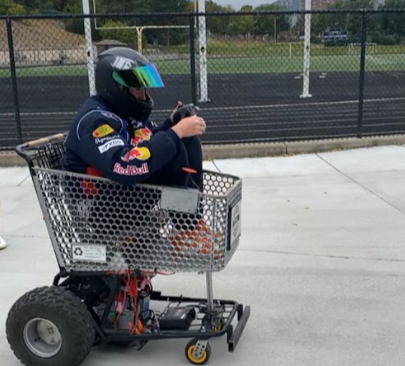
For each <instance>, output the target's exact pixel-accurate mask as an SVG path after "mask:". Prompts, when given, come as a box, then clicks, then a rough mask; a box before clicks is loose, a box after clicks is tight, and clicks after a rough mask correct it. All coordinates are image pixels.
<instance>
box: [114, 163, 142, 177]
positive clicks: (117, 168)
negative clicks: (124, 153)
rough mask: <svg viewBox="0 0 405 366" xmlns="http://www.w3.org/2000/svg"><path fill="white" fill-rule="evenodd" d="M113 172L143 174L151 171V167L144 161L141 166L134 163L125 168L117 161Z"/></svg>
mask: <svg viewBox="0 0 405 366" xmlns="http://www.w3.org/2000/svg"><path fill="white" fill-rule="evenodd" d="M113 172H114V173H117V174H120V175H143V174H147V173H149V167H148V164H147V163H144V164H142V166H141V167H140V168H138V167H137V166H133V165H130V166H127V167H126V168H124V167H123V166H122V165H121V164H120V163H115V165H114V170H113Z"/></svg>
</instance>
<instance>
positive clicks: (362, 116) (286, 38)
mask: <svg viewBox="0 0 405 366" xmlns="http://www.w3.org/2000/svg"><path fill="white" fill-rule="evenodd" d="M403 24H405V10H397V11H388V12H387V11H384V12H379V11H340V12H339V11H334V12H332V11H322V12H321V11H313V12H311V13H305V12H284V13H283V12H263V13H254V14H251V13H246V14H242V13H226V14H206V16H203V15H202V14H153V15H151V14H149V15H148V14H144V15H141V14H129V15H128V14H114V15H97V16H96V15H92V16H90V17H87V18H84V17H83V16H77V15H76V16H52V17H51V16H48V17H46V16H31V17H9V18H0V77H1V79H2V80H1V83H2V88H1V98H0V148H3V149H8V148H13V147H14V146H15V145H16V144H17V143H20V142H22V141H27V140H30V139H33V138H37V137H41V136H44V135H48V134H50V133H56V132H61V131H66V130H67V129H68V128H69V126H70V124H71V122H72V120H73V118H74V115H75V113H76V111H77V110H78V108H79V107H80V105H81V103H83V101H84V100H85V99H86V97H88V96H89V94H90V93H91V92H92V91H93V90H94V63H95V61H96V60H97V55H99V54H100V53H101V52H103V51H104V50H106V49H109V48H111V47H115V46H124V45H125V46H129V47H132V48H134V49H137V50H139V51H140V52H142V53H143V54H144V55H145V56H147V57H148V58H149V59H150V60H151V61H152V62H154V63H155V64H156V65H157V67H158V69H159V71H160V73H161V75H162V78H163V81H164V83H165V88H164V89H157V90H152V91H151V94H152V96H153V99H154V100H155V111H154V112H153V115H152V117H153V119H154V121H155V122H157V123H158V122H160V121H162V120H163V119H164V118H166V117H167V116H168V115H169V114H170V112H171V110H172V109H173V108H174V106H175V105H176V104H177V102H178V101H179V100H181V101H183V102H184V103H188V102H194V103H195V104H197V105H198V106H199V107H200V109H201V114H202V116H203V117H204V118H205V119H206V121H207V124H208V128H207V131H206V134H205V135H204V136H203V143H205V144H219V143H220V144H223V143H245V142H246V143H247V142H265V141H293V140H304V139H319V138H336V137H356V136H357V137H361V136H369V135H387V134H398V133H404V132H405V103H404V99H405V95H404V94H405V29H403V26H402V25H403ZM85 29H87V32H85ZM90 33H91V34H90Z"/></svg>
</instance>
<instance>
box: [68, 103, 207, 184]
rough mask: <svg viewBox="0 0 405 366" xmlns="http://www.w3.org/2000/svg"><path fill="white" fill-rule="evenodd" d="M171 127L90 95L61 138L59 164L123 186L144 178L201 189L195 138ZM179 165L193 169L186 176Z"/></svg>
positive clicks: (198, 152) (198, 153)
mask: <svg viewBox="0 0 405 366" xmlns="http://www.w3.org/2000/svg"><path fill="white" fill-rule="evenodd" d="M171 127H172V121H171V120H170V119H167V120H166V121H165V122H164V123H163V124H161V125H160V126H157V125H156V124H154V123H153V122H152V121H151V120H150V119H148V120H147V121H145V122H139V121H133V120H130V121H129V120H125V119H124V118H122V117H121V116H119V115H117V114H116V113H114V112H113V111H112V109H111V108H110V107H109V106H108V104H107V103H106V102H105V101H104V100H103V99H102V98H100V97H98V96H92V97H90V98H88V99H87V100H86V101H85V103H84V104H83V106H82V107H81V109H80V110H79V113H78V115H77V117H76V119H75V121H74V123H73V124H72V126H71V129H70V131H69V134H68V136H67V138H66V141H65V147H66V154H65V159H64V169H65V170H67V171H71V172H76V173H82V174H89V175H96V176H102V177H106V178H108V179H111V180H112V181H115V182H118V183H121V184H123V185H126V186H133V185H136V184H139V183H149V184H162V185H174V186H188V187H193V188H195V186H196V185H197V186H198V187H199V188H200V189H202V152H201V146H200V142H199V139H198V138H197V137H191V138H185V139H180V138H179V137H178V136H177V134H176V133H175V132H174V131H173V130H172V129H171ZM183 168H192V169H194V170H195V171H197V173H196V174H195V175H194V177H193V179H191V177H190V176H189V174H188V173H186V172H184V171H183V170H182V169H183ZM193 181H194V182H193Z"/></svg>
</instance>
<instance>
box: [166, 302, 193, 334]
mask: <svg viewBox="0 0 405 366" xmlns="http://www.w3.org/2000/svg"><path fill="white" fill-rule="evenodd" d="M195 317H196V312H195V310H194V308H191V307H190V308H181V307H173V308H169V309H168V310H167V311H166V312H165V313H164V314H163V316H162V317H161V318H160V321H159V323H160V329H161V330H188V329H189V328H190V325H191V323H192V322H193V320H194V319H195Z"/></svg>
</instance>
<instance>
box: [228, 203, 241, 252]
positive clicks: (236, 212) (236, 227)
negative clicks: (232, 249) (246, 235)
mask: <svg viewBox="0 0 405 366" xmlns="http://www.w3.org/2000/svg"><path fill="white" fill-rule="evenodd" d="M241 215H242V201H239V202H238V203H237V204H236V205H235V206H234V207H233V209H232V211H231V220H232V222H231V244H232V243H233V242H234V241H235V240H236V239H238V237H239V236H240V234H241V231H242V218H241Z"/></svg>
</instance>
